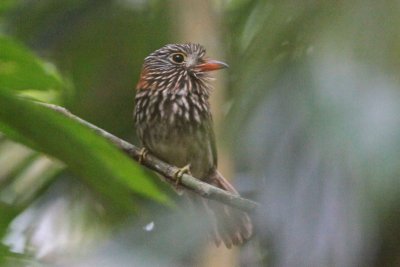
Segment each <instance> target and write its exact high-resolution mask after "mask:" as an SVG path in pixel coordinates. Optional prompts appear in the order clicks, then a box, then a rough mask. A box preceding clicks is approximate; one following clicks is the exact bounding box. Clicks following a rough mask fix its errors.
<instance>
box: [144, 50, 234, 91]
mask: <svg viewBox="0 0 400 267" xmlns="http://www.w3.org/2000/svg"><path fill="white" fill-rule="evenodd" d="M205 53H206V50H205V49H204V48H203V46H201V45H199V44H192V43H187V44H168V45H166V46H164V47H162V48H160V49H158V50H156V51H154V52H153V53H151V54H150V55H149V56H148V57H146V58H145V60H144V64H143V69H142V73H141V77H140V80H139V83H138V85H137V89H138V90H144V89H153V90H168V91H169V92H174V93H180V92H181V93H185V92H190V91H192V90H201V89H202V88H203V87H205V89H208V87H207V81H208V80H209V78H210V77H209V75H208V72H210V71H213V70H219V69H222V68H227V67H228V65H227V64H225V63H224V62H221V61H217V60H212V59H209V58H206V57H205Z"/></svg>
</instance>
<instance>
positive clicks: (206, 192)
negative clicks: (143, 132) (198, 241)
mask: <svg viewBox="0 0 400 267" xmlns="http://www.w3.org/2000/svg"><path fill="white" fill-rule="evenodd" d="M40 104H41V105H43V106H45V107H47V108H50V109H52V110H55V111H57V112H59V113H62V114H64V115H65V116H67V117H69V118H71V119H73V120H75V121H77V122H79V123H80V124H82V125H85V126H86V127H88V128H90V129H92V130H93V131H95V132H96V133H97V134H99V135H101V136H103V137H104V138H106V139H108V140H109V141H110V142H112V143H113V144H114V145H116V146H117V147H118V148H119V149H121V150H122V151H124V152H125V153H126V154H128V155H129V156H130V157H131V158H133V159H134V160H136V161H138V162H139V158H140V149H139V148H137V147H136V146H134V145H132V144H130V143H128V142H126V141H125V140H122V139H120V138H118V137H116V136H115V135H113V134H110V133H109V132H107V131H105V130H103V129H101V128H99V127H97V126H96V125H93V124H91V123H89V122H87V121H85V120H83V119H82V118H80V117H78V116H76V115H74V114H72V113H71V112H69V111H68V110H67V109H65V108H63V107H60V106H57V105H53V104H47V103H40ZM141 164H143V165H145V166H146V167H148V168H150V169H151V170H153V171H155V172H157V173H159V174H161V175H162V176H164V177H166V178H167V179H168V180H169V181H171V182H175V180H174V179H175V178H174V174H175V173H176V172H177V171H178V170H179V168H177V167H175V166H172V165H169V164H167V163H165V162H163V161H161V160H159V159H158V158H156V157H154V156H152V155H150V154H147V155H146V157H145V158H144V159H143V160H142V162H141ZM180 181H181V185H182V186H184V187H185V188H187V189H190V190H192V191H194V192H196V193H197V194H199V195H201V196H203V197H205V198H208V199H213V200H216V201H219V202H222V203H224V204H226V205H229V206H232V207H235V208H238V209H240V210H243V211H251V210H253V209H255V208H256V207H257V206H258V203H256V202H254V201H252V200H249V199H245V198H242V197H240V196H239V195H235V194H231V193H229V192H227V191H225V190H222V189H220V188H217V187H215V186H212V185H210V184H207V183H204V182H202V181H200V180H199V179H196V178H194V177H193V176H191V175H188V174H183V176H182V178H181V179H180Z"/></svg>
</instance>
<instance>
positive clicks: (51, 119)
mask: <svg viewBox="0 0 400 267" xmlns="http://www.w3.org/2000/svg"><path fill="white" fill-rule="evenodd" d="M0 106H1V107H2V108H1V109H0V121H1V122H3V123H4V124H6V125H8V126H9V127H10V128H12V129H13V130H14V131H15V132H17V133H18V135H21V136H23V137H24V138H26V139H28V140H31V141H32V142H33V143H34V144H35V145H36V147H39V148H40V150H41V151H42V152H45V153H47V154H49V155H51V156H54V157H56V158H58V159H60V160H61V161H63V162H64V163H66V164H67V165H68V166H69V168H70V169H71V170H73V171H74V172H75V173H77V174H79V175H81V176H82V177H84V178H85V179H86V180H87V181H89V182H90V183H91V184H92V185H94V186H97V189H98V190H100V191H101V192H103V193H105V194H108V195H110V196H111V197H112V196H118V194H117V193H118V192H111V190H112V188H113V185H115V184H122V185H124V186H126V187H127V188H129V189H131V190H133V191H134V192H136V193H137V194H139V195H142V196H145V197H149V198H151V199H153V200H156V201H159V202H164V203H168V199H167V197H166V195H165V194H164V193H162V192H161V191H160V190H159V189H158V188H157V187H156V186H155V185H154V184H153V183H152V182H151V181H150V180H148V179H146V178H145V175H144V173H143V171H142V169H141V168H140V167H139V166H138V165H136V164H134V163H133V161H132V160H130V159H129V158H128V157H126V156H125V155H124V154H122V152H120V151H119V150H118V149H117V148H115V147H114V146H113V145H111V144H110V143H108V142H107V141H106V140H104V139H103V138H101V137H99V136H98V135H96V134H95V133H93V132H92V131H90V130H89V129H87V128H86V127H84V126H82V125H80V124H79V123H77V122H74V121H72V120H71V119H69V118H67V117H65V116H63V115H61V114H58V113H56V112H54V111H53V110H50V109H48V108H46V107H43V106H40V105H38V104H36V103H33V102H31V101H29V100H25V99H21V98H18V97H16V96H15V95H13V94H12V93H11V92H10V91H8V90H0ZM16 114H18V116H16ZM9 133H11V131H9ZM9 133H8V134H9ZM6 134H7V133H6ZM9 137H11V138H12V137H13V136H9ZM17 138H19V136H17ZM19 140H21V139H19ZM28 145H29V144H28ZM114 189H115V187H114Z"/></svg>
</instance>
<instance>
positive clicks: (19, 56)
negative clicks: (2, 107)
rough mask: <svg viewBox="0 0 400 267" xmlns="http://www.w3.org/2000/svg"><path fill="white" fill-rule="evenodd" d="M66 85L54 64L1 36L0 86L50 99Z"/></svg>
mask: <svg viewBox="0 0 400 267" xmlns="http://www.w3.org/2000/svg"><path fill="white" fill-rule="evenodd" d="M63 87H65V86H64V83H63V81H62V79H61V78H60V76H59V75H58V73H57V71H56V68H55V67H54V65H52V64H50V63H43V62H42V61H41V60H39V59H38V58H37V57H36V56H35V55H34V54H32V53H31V52H30V51H29V50H28V49H26V48H25V47H24V46H22V45H21V44H18V43H17V42H15V41H13V40H11V39H10V38H7V37H5V36H0V88H6V89H11V90H18V91H20V93H21V94H24V95H26V96H30V97H32V98H35V99H40V100H42V101H47V102H48V101H49V100H52V99H56V98H57V97H58V96H59V92H60V89H62V88H63Z"/></svg>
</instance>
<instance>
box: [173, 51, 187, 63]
mask: <svg viewBox="0 0 400 267" xmlns="http://www.w3.org/2000/svg"><path fill="white" fill-rule="evenodd" d="M171 59H172V61H173V62H174V63H178V64H180V63H182V62H183V61H184V60H185V55H184V54H182V53H174V54H172V56H171Z"/></svg>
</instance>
